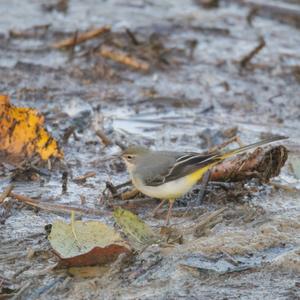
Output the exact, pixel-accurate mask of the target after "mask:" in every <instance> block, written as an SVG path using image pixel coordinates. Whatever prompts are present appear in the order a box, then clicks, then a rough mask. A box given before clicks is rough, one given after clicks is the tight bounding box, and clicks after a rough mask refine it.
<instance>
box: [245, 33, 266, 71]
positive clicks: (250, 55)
mask: <svg viewBox="0 0 300 300" xmlns="http://www.w3.org/2000/svg"><path fill="white" fill-rule="evenodd" d="M265 46H266V42H265V40H264V38H263V37H260V38H259V43H258V45H257V46H256V47H255V48H254V49H253V50H252V51H250V52H249V53H248V54H247V55H246V56H245V57H244V58H242V59H241V60H240V67H241V68H245V67H246V66H247V65H248V64H249V62H250V61H251V59H252V58H253V57H254V56H255V55H256V54H258V53H259V52H260V51H261V50H262V49H263V48H264V47H265Z"/></svg>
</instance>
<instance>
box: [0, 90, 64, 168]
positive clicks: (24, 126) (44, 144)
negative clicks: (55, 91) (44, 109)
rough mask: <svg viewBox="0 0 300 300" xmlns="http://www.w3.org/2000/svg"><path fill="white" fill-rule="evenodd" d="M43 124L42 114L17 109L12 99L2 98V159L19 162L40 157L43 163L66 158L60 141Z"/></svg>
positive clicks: (0, 154) (27, 109) (0, 106)
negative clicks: (52, 158)
mask: <svg viewBox="0 0 300 300" xmlns="http://www.w3.org/2000/svg"><path fill="white" fill-rule="evenodd" d="M43 125H44V117H43V116H42V115H41V114H39V113H38V111H36V110H35V109H32V108H24V107H16V106H14V105H12V104H10V102H9V97H8V96H6V95H0V141H1V143H0V159H1V158H3V157H4V158H5V160H6V161H7V160H9V161H14V162H18V161H21V160H23V159H30V158H31V157H33V156H36V155H38V156H39V157H40V158H41V159H42V160H47V159H49V158H51V157H56V158H62V157H63V152H62V151H61V150H60V149H59V147H58V144H57V141H56V140H55V139H54V138H53V137H52V136H51V135H50V134H49V133H48V132H47V130H46V129H45V128H44V127H43ZM2 160H3V159H2Z"/></svg>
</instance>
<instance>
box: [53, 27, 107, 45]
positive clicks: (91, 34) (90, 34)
mask: <svg viewBox="0 0 300 300" xmlns="http://www.w3.org/2000/svg"><path fill="white" fill-rule="evenodd" d="M109 31H110V26H103V27H100V28H97V29H92V30H90V31H87V32H83V33H78V34H76V36H75V38H74V37H71V38H67V39H65V40H62V41H59V42H56V43H54V44H53V45H52V47H53V48H55V49H61V48H67V47H74V46H75V45H78V44H81V43H83V42H85V41H87V40H90V39H93V38H95V37H98V36H100V35H102V34H104V33H106V32H109Z"/></svg>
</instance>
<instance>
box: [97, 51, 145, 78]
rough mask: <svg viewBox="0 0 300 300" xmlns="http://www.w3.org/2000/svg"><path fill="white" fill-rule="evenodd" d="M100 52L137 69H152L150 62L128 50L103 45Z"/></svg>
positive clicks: (106, 56)
mask: <svg viewBox="0 0 300 300" xmlns="http://www.w3.org/2000/svg"><path fill="white" fill-rule="evenodd" d="M99 54H100V55H102V56H103V57H105V58H109V59H111V60H114V61H116V62H118V63H121V64H123V65H126V66H129V67H132V68H134V69H137V70H142V71H145V72H148V71H149V69H150V64H149V63H148V62H146V61H144V60H141V59H139V58H137V57H133V56H132V55H130V54H129V53H127V52H124V51H122V50H119V49H115V48H112V47H109V46H105V45H103V46H101V47H100V51H99Z"/></svg>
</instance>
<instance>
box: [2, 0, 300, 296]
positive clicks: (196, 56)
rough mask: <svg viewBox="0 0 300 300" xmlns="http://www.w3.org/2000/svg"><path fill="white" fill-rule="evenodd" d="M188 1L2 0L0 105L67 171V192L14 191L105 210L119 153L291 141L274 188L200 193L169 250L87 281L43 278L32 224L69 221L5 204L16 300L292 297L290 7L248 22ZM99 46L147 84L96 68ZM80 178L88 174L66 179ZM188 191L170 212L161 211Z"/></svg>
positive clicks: (297, 184)
mask: <svg viewBox="0 0 300 300" xmlns="http://www.w3.org/2000/svg"><path fill="white" fill-rule="evenodd" d="M198 2H199V3H200V2H201V1H174V0H173V1H148V0H147V1H122V0H118V1H93V0H88V1H77V0H74V1H60V2H59V3H60V5H57V2H55V1H30V0H24V1H17V0H13V1H1V2H0V11H1V18H0V91H1V93H2V94H8V95H10V96H11V99H12V102H13V103H14V104H15V105H17V106H26V107H34V108H36V109H38V110H39V111H40V112H42V113H43V114H44V115H45V118H46V124H47V128H48V130H49V131H50V132H51V133H52V134H53V136H54V137H56V138H57V139H58V140H59V141H60V143H61V145H62V148H63V150H64V153H65V161H66V165H67V168H68V172H69V181H68V186H67V192H65V193H63V192H62V180H61V170H60V169H56V170H54V171H52V172H48V173H47V170H44V172H43V173H42V174H40V175H39V176H18V177H16V178H15V179H14V185H15V189H14V191H15V192H18V193H20V194H22V195H27V196H29V197H32V198H38V199H41V200H43V201H47V202H50V203H53V204H70V205H71V204H72V205H76V206H80V205H82V206H84V207H90V208H97V209H104V204H105V200H103V199H104V196H103V191H104V190H105V187H106V182H111V183H113V184H114V185H117V184H119V183H122V182H124V181H126V180H128V175H127V173H126V170H125V168H124V165H123V163H122V162H121V161H120V160H118V159H116V160H112V155H115V154H117V153H119V151H120V148H119V147H118V146H117V143H122V144H124V145H129V144H141V145H146V146H148V147H151V148H153V149H170V148H172V149H178V150H188V151H189V150H191V151H201V150H207V149H208V148H210V147H212V146H214V145H216V144H218V143H222V142H224V141H225V140H227V139H228V138H230V137H231V136H232V135H234V134H238V135H239V137H240V138H241V139H242V141H243V142H244V143H249V142H253V141H256V140H259V139H261V138H263V137H265V136H268V135H270V134H281V135H286V136H289V137H290V139H289V140H288V141H284V142H283V144H284V145H285V146H286V147H287V148H288V149H289V151H290V153H289V160H288V162H287V163H286V165H285V167H284V168H283V169H282V172H281V174H280V175H279V176H278V177H276V178H274V179H273V180H272V182H273V183H275V185H274V184H259V183H258V182H257V181H253V180H252V181H250V182H247V183H245V184H243V185H242V186H241V185H237V186H233V187H230V189H229V191H228V189H227V190H225V191H224V190H222V191H220V190H219V189H216V190H215V188H214V187H213V186H212V185H211V184H209V185H208V192H207V193H206V195H205V198H204V199H203V200H202V203H201V205H200V207H198V209H194V210H192V212H190V213H188V214H186V215H185V216H182V215H180V214H179V213H178V214H176V216H175V217H174V218H172V224H173V227H174V228H176V229H177V230H178V231H180V232H181V233H183V243H182V244H174V245H172V246H169V247H164V248H162V247H161V248H160V247H159V246H158V245H153V246H151V247H150V248H148V249H147V250H146V251H144V252H143V253H142V254H140V255H137V256H136V257H134V259H133V260H132V261H131V262H124V261H120V260H119V261H117V262H116V263H115V264H113V265H112V266H110V265H109V266H105V267H102V268H100V269H98V270H97V274H96V275H97V276H94V277H92V278H83V276H82V274H81V275H80V274H77V273H76V274H77V275H76V274H75V275H74V274H73V275H72V274H70V271H68V270H52V268H53V266H54V265H55V263H56V262H57V258H56V257H55V256H54V255H53V254H52V252H51V250H50V246H49V243H48V241H47V239H46V233H45V230H44V226H45V225H47V224H50V223H51V222H53V220H56V219H65V220H69V219H70V216H69V215H68V214H61V213H53V212H48V211H44V210H36V209H33V208H32V207H29V206H26V205H22V204H20V203H17V202H16V201H14V200H13V199H10V198H8V199H7V200H6V201H5V203H4V204H2V206H1V207H0V221H1V224H0V276H1V278H2V279H1V281H2V285H4V284H5V285H6V287H7V288H9V289H11V291H12V292H13V291H14V293H13V294H14V296H15V299H17V298H18V299H95V298H99V299H180V298H184V299H263V298H264V299H299V298H300V205H299V195H300V191H299V189H300V181H299V177H298V178H297V176H296V174H295V173H297V172H293V170H292V168H291V165H293V163H294V162H295V161H297V160H298V162H299V159H300V152H299V146H300V131H299V130H300V99H299V95H300V85H299V83H300V34H299V26H300V25H299V24H300V5H299V4H300V3H299V1H273V2H271V3H270V1H260V2H258V1H257V2H255V3H260V4H259V6H258V9H255V8H254V6H253V3H254V1H245V2H244V1H220V2H219V6H218V7H212V8H204V7H202V6H201V5H199V3H198ZM203 2H204V1H203ZM215 2H217V1H215ZM261 2H264V4H263V3H261ZM260 5H262V6H263V7H262V8H261V6H260ZM104 25H109V26H111V32H112V33H110V34H108V35H104V36H101V37H98V38H96V39H93V40H89V41H87V42H85V43H83V44H80V45H77V46H75V47H72V48H71V49H69V50H65V51H62V50H59V49H53V48H52V47H51V45H53V43H55V42H57V41H59V40H61V39H63V38H66V37H72V36H74V33H75V32H76V31H85V30H88V29H90V28H91V27H101V26H104ZM126 29H127V32H126ZM128 29H129V31H128ZM130 33H131V34H130ZM104 43H106V44H108V45H110V46H114V47H119V48H121V49H125V50H126V51H129V52H130V53H132V54H133V55H136V56H137V57H139V58H141V59H143V60H144V61H146V62H147V63H148V64H149V70H148V71H147V72H145V71H143V70H139V69H133V68H131V67H129V66H126V65H122V64H120V63H117V62H114V61H111V60H109V59H107V58H104V57H103V56H101V55H99V53H98V52H97V51H98V50H97V49H99V47H101V45H102V44H104ZM259 44H261V45H262V46H261V48H262V49H260V51H258V52H257V53H256V54H255V55H253V58H251V59H247V57H248V58H249V53H251V51H252V50H253V49H255V48H256V47H257V46H258V45H259ZM70 128H71V129H70ZM97 130H102V131H103V132H104V133H105V134H106V136H107V137H108V138H109V139H110V140H111V141H112V145H109V146H105V145H104V144H103V141H102V140H101V139H99V137H98V136H97V135H96V134H95V132H96V131H97ZM68 132H69V133H70V134H69V135H68ZM294 169H295V165H294ZM294 171H295V170H294ZM296 171H297V170H296ZM0 172H1V173H0V176H1V177H0V189H1V190H3V189H4V188H5V187H7V185H9V183H10V182H11V176H12V173H13V170H12V169H11V168H10V167H8V166H7V165H6V164H4V165H2V166H1V169H0ZM87 172H96V175H95V176H93V177H91V178H88V179H87V180H86V181H85V182H78V181H77V182H75V181H74V180H73V179H74V178H76V177H77V176H81V175H83V174H85V173H87ZM44 173H46V174H44ZM298 174H299V171H298ZM275 186H276V187H275ZM199 191H200V190H199V188H196V189H195V190H194V191H193V192H192V193H190V194H189V195H187V196H186V197H184V198H183V199H180V200H179V201H178V202H177V203H176V207H175V211H176V209H177V210H178V211H179V212H180V208H184V207H185V206H186V205H189V202H190V201H192V200H195V199H197V197H198V195H199V193H200V192H199ZM224 195H225V196H224ZM138 197H139V198H141V197H142V196H140V195H139V196H138ZM147 203H148V202H147ZM156 204H157V202H155V200H153V204H152V203H151V202H150V204H149V203H148V204H147V207H142V208H141V207H134V211H136V212H139V213H140V216H141V217H142V218H143V219H144V220H146V222H147V223H148V224H149V225H151V226H152V227H153V228H159V227H160V226H161V225H163V223H164V220H163V217H161V218H152V217H149V215H148V214H147V213H148V212H149V211H150V210H151V209H152V208H153V207H154V206H155V205H156ZM222 207H226V208H227V210H226V211H225V212H224V213H223V214H222V216H221V217H220V218H219V219H217V221H216V222H215V224H212V225H211V226H210V228H209V229H207V230H206V231H205V232H204V233H202V234H201V236H199V237H195V236H193V235H191V234H185V233H184V232H185V229H186V228H188V227H189V226H192V225H193V224H195V222H197V218H198V217H199V216H200V215H201V214H205V213H208V212H212V211H215V210H217V209H220V208H222ZM105 209H106V210H107V211H109V208H107V207H106V208H105ZM91 218H92V219H98V220H101V221H103V222H105V223H107V224H110V225H113V219H112V218H111V217H110V216H105V217H96V216H94V217H93V216H83V220H86V219H91ZM0 297H1V296H0Z"/></svg>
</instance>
